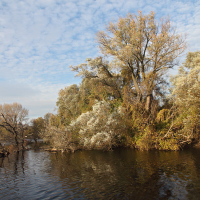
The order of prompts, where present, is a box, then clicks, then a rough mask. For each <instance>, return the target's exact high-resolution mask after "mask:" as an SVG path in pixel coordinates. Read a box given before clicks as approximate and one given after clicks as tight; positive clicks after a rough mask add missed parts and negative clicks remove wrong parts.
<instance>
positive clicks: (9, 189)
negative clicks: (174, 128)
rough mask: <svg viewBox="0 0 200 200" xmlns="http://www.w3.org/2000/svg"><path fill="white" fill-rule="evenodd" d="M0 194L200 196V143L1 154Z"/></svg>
mask: <svg viewBox="0 0 200 200" xmlns="http://www.w3.org/2000/svg"><path fill="white" fill-rule="evenodd" d="M0 199H1V200H4V199H5V200H7V199H10V200H13V199H15V200H16V199H24V200H28V199H31V200H32V199H38V200H39V199H106V200H107V199H136V200H142V199H144V200H148V199H149V200H152V199H155V200H156V199H161V200H165V199H171V200H172V199H173V200H174V199H177V200H178V199H181V200H182V199H188V200H196V199H198V200H199V199H200V149H188V150H184V151H178V152H164V151H149V152H146V151H144V152H141V151H137V150H133V149H126V148H119V149H115V150H114V151H109V152H103V151H76V152H75V153H61V152H57V153H52V152H46V151H41V150H40V151H39V150H38V151H34V150H30V151H25V152H20V153H13V154H10V155H9V156H8V157H6V158H0Z"/></svg>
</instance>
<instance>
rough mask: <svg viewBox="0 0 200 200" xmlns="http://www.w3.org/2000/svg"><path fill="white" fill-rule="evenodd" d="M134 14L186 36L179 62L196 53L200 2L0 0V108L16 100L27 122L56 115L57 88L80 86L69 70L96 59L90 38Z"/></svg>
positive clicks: (199, 43)
mask: <svg viewBox="0 0 200 200" xmlns="http://www.w3.org/2000/svg"><path fill="white" fill-rule="evenodd" d="M139 10H141V11H142V13H143V14H149V13H150V12H151V11H155V13H156V18H157V19H158V20H159V19H160V18H161V17H166V16H170V19H171V20H172V21H173V24H174V26H176V32H177V33H180V34H183V35H184V34H185V33H186V34H187V38H186V41H187V43H188V48H187V50H186V52H185V53H184V55H183V57H182V59H184V58H185V56H186V54H187V52H188V51H197V50H200V0H188V1H186V0H183V1H178V0H165V1H163V0H151V1H150V0H0V104H4V103H13V102H18V103H20V104H22V106H23V107H25V108H26V109H28V110H29V117H30V118H37V117H43V116H44V115H45V114H46V113H48V112H51V113H56V101H57V98H58V92H59V90H60V89H63V88H65V87H67V86H69V85H71V84H79V83H80V82H81V79H80V78H77V77H74V75H75V74H74V72H72V71H71V70H70V68H69V66H70V65H78V64H80V63H84V62H85V60H86V58H95V57H96V56H98V55H100V52H99V49H98V44H97V43H96V42H95V34H96V33H97V32H98V31H100V30H105V26H106V24H107V23H108V22H110V21H117V20H118V18H119V17H120V16H121V17H125V16H126V14H127V13H135V14H137V13H138V11H139ZM177 67H178V66H177ZM176 70H177V68H175V71H174V72H172V73H176Z"/></svg>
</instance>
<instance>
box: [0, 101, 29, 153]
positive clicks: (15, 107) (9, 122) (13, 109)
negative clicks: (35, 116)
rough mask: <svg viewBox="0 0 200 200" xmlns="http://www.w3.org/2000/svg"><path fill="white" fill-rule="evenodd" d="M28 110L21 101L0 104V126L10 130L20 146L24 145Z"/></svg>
mask: <svg viewBox="0 0 200 200" xmlns="http://www.w3.org/2000/svg"><path fill="white" fill-rule="evenodd" d="M27 116H28V110H27V109H25V108H23V107H22V105H21V104H19V103H13V104H3V105H0V126H1V127H3V128H5V129H6V130H7V131H8V132H10V133H11V134H12V135H13V136H14V139H15V143H16V145H17V147H18V150H19V148H21V147H23V141H24V140H23V139H24V138H23V137H24V129H25V122H26V120H27Z"/></svg>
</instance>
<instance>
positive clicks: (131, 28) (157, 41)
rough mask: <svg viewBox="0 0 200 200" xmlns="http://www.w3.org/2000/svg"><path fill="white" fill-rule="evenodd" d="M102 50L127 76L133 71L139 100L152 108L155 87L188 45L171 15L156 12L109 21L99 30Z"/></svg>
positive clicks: (157, 87)
mask: <svg viewBox="0 0 200 200" xmlns="http://www.w3.org/2000/svg"><path fill="white" fill-rule="evenodd" d="M96 38H97V42H98V44H99V47H100V50H101V52H102V53H103V54H104V55H106V56H112V57H114V59H115V60H116V61H117V62H118V66H116V67H118V68H119V69H120V70H121V72H122V73H123V74H124V75H125V76H129V77H130V75H131V79H132V85H133V90H135V91H136V94H137V95H136V96H137V100H138V101H139V102H141V101H142V100H143V101H145V102H146V106H145V108H146V110H147V111H150V109H151V103H152V100H153V94H154V91H156V90H157V91H158V89H159V85H160V84H163V83H164V81H165V80H164V78H163V77H164V75H165V74H166V72H167V70H168V69H170V68H173V67H174V66H175V65H176V64H177V62H176V58H177V57H178V56H179V55H180V54H181V53H183V51H184V50H185V47H186V43H185V40H184V38H183V37H182V36H181V35H179V34H176V31H175V28H174V27H173V26H172V23H171V22H170V20H169V19H161V20H160V22H158V21H156V19H155V13H154V12H151V13H150V14H148V15H143V14H142V12H141V11H139V13H138V15H135V14H128V15H127V16H126V17H125V18H122V17H120V18H119V20H118V22H116V23H114V22H110V23H109V24H108V25H107V27H106V31H99V32H98V33H97V36H96Z"/></svg>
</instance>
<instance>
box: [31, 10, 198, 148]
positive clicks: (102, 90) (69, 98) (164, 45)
mask: <svg viewBox="0 0 200 200" xmlns="http://www.w3.org/2000/svg"><path fill="white" fill-rule="evenodd" d="M96 40H97V42H98V44H99V48H100V50H101V53H102V56H99V57H97V58H88V59H86V63H82V64H80V65H78V66H70V67H71V69H72V70H73V71H75V72H76V73H77V76H81V77H82V82H81V83H80V85H75V84H74V85H71V86H69V87H66V88H64V89H61V90H60V92H59V96H58V100H57V107H58V112H57V114H56V115H54V114H50V113H48V114H46V115H45V117H44V119H43V118H39V119H36V120H34V121H32V129H31V130H32V133H34V134H35V138H37V137H42V138H44V139H46V140H47V141H49V142H50V143H51V144H52V146H53V147H54V148H56V149H60V150H71V151H74V150H76V149H104V150H110V149H111V148H113V147H118V146H126V147H131V148H138V149H140V150H149V149H160V150H179V149H181V148H183V147H184V146H186V145H188V144H194V143H197V142H198V141H199V134H200V98H199V97H200V52H199V51H197V52H190V53H188V55H187V58H186V61H185V62H184V63H183V64H182V66H181V67H180V68H179V72H178V74H177V75H176V76H174V77H172V78H171V80H170V84H169V83H168V82H167V78H166V74H167V72H168V70H169V69H171V68H173V67H174V66H176V65H177V64H178V63H177V58H178V57H179V56H180V55H181V54H182V53H183V52H184V50H185V49H186V43H185V40H184V38H183V37H182V36H181V35H179V34H177V33H176V32H175V29H174V28H173V27H172V25H171V23H170V20H168V19H161V20H160V22H158V21H156V19H155V14H154V13H153V12H151V13H150V14H149V15H143V14H142V13H141V12H139V13H138V15H134V14H128V15H127V16H126V17H125V18H119V20H118V22H116V23H113V22H111V23H109V24H108V25H107V27H106V31H105V32H104V31H100V32H98V33H97V35H96ZM34 134H33V136H34Z"/></svg>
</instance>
